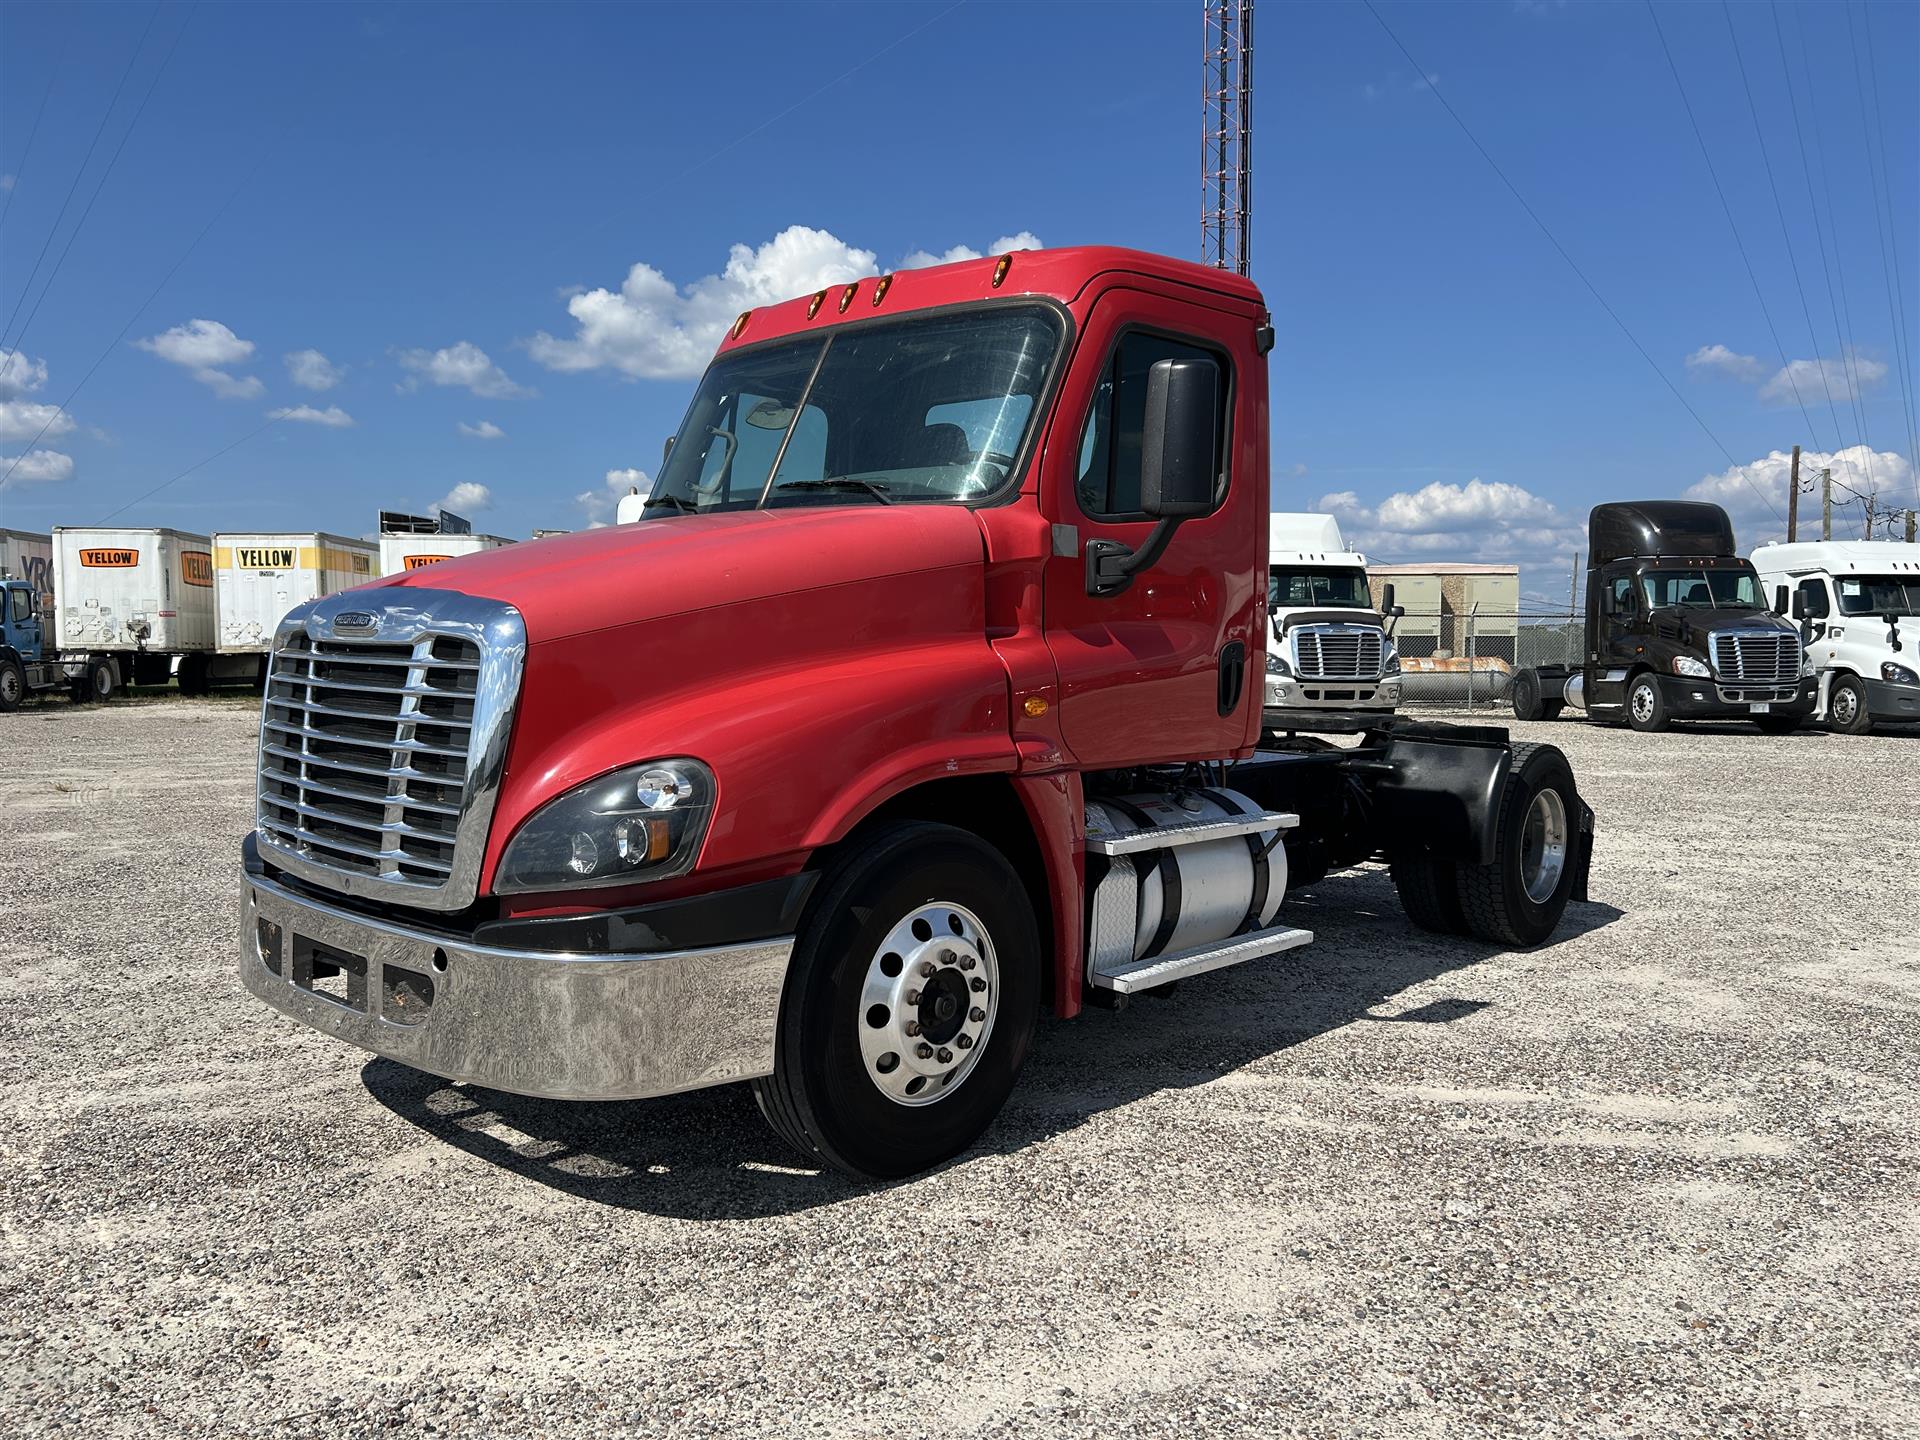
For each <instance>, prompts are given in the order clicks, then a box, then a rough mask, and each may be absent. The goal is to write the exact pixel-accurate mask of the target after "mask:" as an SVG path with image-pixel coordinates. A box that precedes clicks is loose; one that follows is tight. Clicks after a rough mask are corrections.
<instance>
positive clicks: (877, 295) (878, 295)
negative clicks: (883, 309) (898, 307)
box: [873, 275, 893, 308]
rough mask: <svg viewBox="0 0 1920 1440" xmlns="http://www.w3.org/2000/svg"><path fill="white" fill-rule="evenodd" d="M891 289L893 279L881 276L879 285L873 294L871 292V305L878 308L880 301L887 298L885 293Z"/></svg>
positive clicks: (889, 276) (888, 276)
mask: <svg viewBox="0 0 1920 1440" xmlns="http://www.w3.org/2000/svg"><path fill="white" fill-rule="evenodd" d="M892 288H893V277H892V276H891V275H882V276H881V277H880V283H879V285H877V286H875V287H874V292H873V303H874V306H875V307H876V308H877V307H878V306H879V304H880V302H881V301H882V300H884V299H886V298H887V291H889V290H891V289H892Z"/></svg>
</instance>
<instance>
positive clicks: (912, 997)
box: [907, 990, 920, 1005]
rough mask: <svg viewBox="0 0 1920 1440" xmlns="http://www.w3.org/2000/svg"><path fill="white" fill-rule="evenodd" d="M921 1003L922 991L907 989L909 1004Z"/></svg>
mask: <svg viewBox="0 0 1920 1440" xmlns="http://www.w3.org/2000/svg"><path fill="white" fill-rule="evenodd" d="M919 1003H920V992H919V991H918V990H909V991H907V1004H909V1005H918V1004H919Z"/></svg>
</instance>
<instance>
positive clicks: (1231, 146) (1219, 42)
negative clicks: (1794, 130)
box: [1200, 0, 1253, 275]
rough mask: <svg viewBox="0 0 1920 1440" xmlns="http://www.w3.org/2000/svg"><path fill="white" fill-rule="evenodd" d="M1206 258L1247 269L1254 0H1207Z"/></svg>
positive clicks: (1202, 155)
mask: <svg viewBox="0 0 1920 1440" xmlns="http://www.w3.org/2000/svg"><path fill="white" fill-rule="evenodd" d="M1201 8H1202V9H1203V10H1204V11H1205V12H1206V29H1205V33H1204V37H1203V42H1202V71H1203V75H1204V79H1203V82H1202V94H1203V96H1204V97H1205V100H1206V124H1205V126H1204V128H1203V129H1202V131H1201V140H1200V180H1201V194H1202V204H1201V211H1200V259H1201V260H1202V262H1203V263H1205V264H1208V265H1213V266H1216V267H1218V268H1219V269H1222V270H1231V271H1233V272H1234V273H1235V274H1238V275H1244V274H1246V273H1247V261H1248V259H1249V258H1250V257H1249V254H1248V249H1247V247H1248V237H1249V233H1250V228H1251V216H1250V212H1251V209H1252V204H1253V0H1203V3H1202V7H1201Z"/></svg>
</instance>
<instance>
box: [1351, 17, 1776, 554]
mask: <svg viewBox="0 0 1920 1440" xmlns="http://www.w3.org/2000/svg"><path fill="white" fill-rule="evenodd" d="M1361 3H1362V4H1363V5H1365V6H1366V7H1367V13H1368V14H1370V15H1372V16H1373V18H1374V20H1375V22H1376V23H1378V25H1379V26H1380V28H1381V29H1382V30H1384V31H1386V32H1387V38H1388V39H1389V40H1391V41H1393V43H1394V45H1395V46H1396V47H1397V48H1398V49H1399V51H1400V53H1401V54H1402V55H1403V56H1405V57H1406V61H1407V63H1408V64H1409V65H1411V66H1412V67H1413V70H1414V73H1415V74H1417V75H1427V76H1431V75H1432V73H1433V72H1432V71H1430V70H1428V69H1427V68H1426V67H1425V66H1424V65H1422V64H1421V63H1420V62H1419V61H1418V60H1416V59H1414V58H1413V52H1412V51H1411V50H1409V49H1408V48H1407V47H1406V44H1405V42H1403V41H1402V40H1401V39H1400V37H1399V36H1398V35H1396V34H1394V31H1393V27H1392V26H1391V25H1389V24H1387V22H1386V20H1385V18H1384V17H1382V16H1381V14H1380V12H1379V10H1377V9H1376V8H1375V7H1374V3H1373V0H1361ZM1426 88H1427V90H1428V91H1429V92H1430V93H1431V94H1432V95H1433V98H1434V99H1436V100H1438V101H1439V102H1440V104H1441V106H1442V107H1443V108H1444V109H1445V110H1446V112H1447V114H1448V116H1449V117H1451V118H1452V120H1453V123H1454V124H1455V125H1457V126H1459V127H1460V133H1461V134H1462V135H1465V136H1466V137H1467V141H1468V143H1469V144H1471V145H1472V146H1473V148H1474V149H1475V150H1478V151H1479V152H1480V158H1481V159H1482V160H1484V161H1486V162H1487V166H1488V168H1489V169H1491V170H1492V171H1493V173H1494V174H1495V175H1497V176H1499V177H1500V183H1501V184H1502V185H1505V186H1506V187H1507V193H1509V194H1510V195H1512V196H1513V198H1514V200H1515V201H1516V202H1518V204H1519V206H1520V208H1521V209H1522V210H1524V211H1525V212H1526V215H1527V218H1528V219H1529V220H1531V221H1533V223H1534V225H1535V226H1536V227H1537V228H1538V229H1539V231H1540V233H1541V234H1542V235H1544V236H1546V237H1547V243H1548V244H1549V245H1551V246H1553V248H1554V250H1555V252H1556V253H1557V254H1558V255H1559V256H1560V258H1561V259H1562V260H1564V261H1566V263H1567V268H1568V269H1569V270H1571V271H1573V273H1574V274H1575V275H1576V276H1577V277H1578V278H1579V280H1580V283H1581V284H1582V285H1584V286H1586V287H1587V293H1588V294H1590V295H1591V296H1593V298H1594V300H1595V301H1596V302H1597V303H1598V304H1599V306H1600V308H1601V309H1602V310H1604V311H1606V312H1607V318H1608V319H1609V320H1611V321H1613V323H1614V324H1615V325H1616V326H1618V327H1619V330H1620V333H1621V334H1622V335H1624V336H1626V337H1627V343H1628V344H1630V345H1632V346H1633V348H1634V349H1635V350H1637V351H1639V352H1640V358H1641V359H1642V360H1644V361H1646V362H1647V367H1648V368H1649V369H1650V370H1652V371H1653V373H1654V374H1655V375H1658V376H1659V377H1660V383H1661V384H1663V385H1665V386H1666V387H1667V389H1668V391H1669V392H1670V393H1671V394H1672V395H1673V398H1674V399H1676V400H1678V401H1679V402H1680V407H1681V408H1682V409H1683V410H1685V411H1686V412H1687V414H1689V415H1691V416H1692V417H1693V423H1694V424H1696V425H1698V426H1699V427H1700V433H1701V434H1703V435H1705V436H1706V437H1707V439H1709V440H1711V441H1712V442H1713V444H1714V448H1715V449H1717V450H1718V451H1719V452H1720V453H1721V454H1722V455H1724V456H1726V458H1727V464H1729V465H1731V466H1732V467H1734V469H1736V470H1738V471H1739V473H1740V477H1741V478H1742V479H1743V480H1745V481H1746V482H1747V486H1748V488H1749V489H1751V490H1752V491H1753V493H1754V494H1756V495H1758V496H1759V497H1760V500H1761V503H1763V504H1764V505H1765V506H1766V507H1767V509H1769V510H1772V511H1773V518H1774V519H1776V520H1779V519H1781V515H1780V512H1779V510H1778V509H1776V508H1775V507H1774V503H1773V501H1772V500H1771V499H1770V498H1769V497H1768V495H1767V493H1766V491H1764V490H1762V489H1761V488H1760V487H1759V486H1758V485H1756V484H1754V483H1753V480H1752V478H1751V477H1749V476H1748V475H1747V472H1746V471H1745V470H1744V469H1742V468H1741V466H1740V462H1739V461H1737V460H1735V459H1734V458H1733V452H1732V451H1731V450H1729V449H1727V447H1726V446H1725V445H1723V444H1721V442H1720V437H1719V436H1718V435H1716V434H1714V433H1713V430H1712V429H1711V428H1710V427H1709V426H1708V424H1707V422H1706V421H1705V420H1703V419H1701V418H1700V412H1699V411H1698V410H1696V409H1694V408H1693V406H1692V405H1691V404H1690V403H1689V402H1688V400H1687V397H1686V396H1684V395H1682V394H1681V393H1680V387H1679V386H1677V385H1675V384H1674V383H1673V381H1672V380H1670V379H1669V378H1668V377H1667V372H1666V371H1664V370H1662V369H1661V368H1660V365H1659V362H1658V361H1656V360H1655V359H1654V358H1653V356H1652V355H1650V354H1648V353H1647V347H1646V346H1644V345H1642V344H1641V343H1640V340H1639V337H1638V336H1636V335H1635V334H1634V333H1633V331H1632V330H1630V329H1628V328H1627V322H1626V321H1624V320H1622V319H1621V318H1620V314H1619V312H1618V311H1617V310H1615V309H1614V308H1613V306H1611V305H1609V304H1608V303H1607V297H1606V296H1604V295H1602V294H1601V293H1600V291H1599V288H1598V287H1597V286H1595V284H1594V283H1593V281H1591V280H1589V279H1588V278H1587V272H1586V271H1584V270H1582V269H1581V268H1580V266H1579V265H1578V263H1576V262H1575V260H1574V258H1573V256H1571V255H1569V254H1568V253H1567V247H1566V246H1564V245H1562V244H1561V243H1560V241H1559V238H1558V237H1557V236H1556V235H1555V234H1554V233H1553V231H1552V230H1550V229H1549V228H1547V222H1546V221H1544V220H1542V219H1541V218H1540V216H1539V214H1538V213H1537V212H1536V211H1535V210H1534V208H1533V206H1531V205H1529V204H1528V203H1527V197H1526V196H1524V195H1522V194H1521V193H1520V189H1519V187H1518V186H1516V185H1515V184H1514V183H1513V181H1511V180H1509V179H1508V178H1507V172H1506V171H1504V170H1502V169H1501V168H1500V162H1499V161H1497V160H1495V159H1494V158H1493V156H1492V155H1491V154H1490V153H1488V151H1487V147H1486V146H1484V145H1482V144H1481V143H1480V140H1479V138H1478V137H1477V136H1476V135H1475V134H1474V133H1473V131H1472V130H1471V129H1469V128H1468V126H1467V122H1466V121H1465V120H1462V119H1461V118H1460V112H1459V111H1457V110H1455V109H1454V108H1453V104H1452V102H1451V101H1449V100H1448V99H1447V97H1446V96H1445V95H1444V94H1442V93H1441V90H1440V87H1439V86H1438V85H1436V84H1434V83H1433V81H1432V80H1431V79H1429V80H1428V82H1427V86H1426Z"/></svg>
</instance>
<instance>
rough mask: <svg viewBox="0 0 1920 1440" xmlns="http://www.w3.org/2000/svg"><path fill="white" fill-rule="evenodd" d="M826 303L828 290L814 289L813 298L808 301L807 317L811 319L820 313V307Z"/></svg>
mask: <svg viewBox="0 0 1920 1440" xmlns="http://www.w3.org/2000/svg"><path fill="white" fill-rule="evenodd" d="M826 303H827V292H826V291H824V290H816V291H814V292H813V299H811V300H809V301H808V302H807V319H809V320H811V319H812V318H813V317H814V316H816V315H818V314H819V313H820V307H821V306H822V305H824V304H826Z"/></svg>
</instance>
